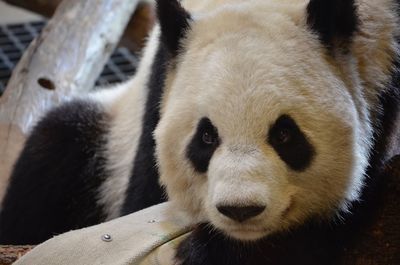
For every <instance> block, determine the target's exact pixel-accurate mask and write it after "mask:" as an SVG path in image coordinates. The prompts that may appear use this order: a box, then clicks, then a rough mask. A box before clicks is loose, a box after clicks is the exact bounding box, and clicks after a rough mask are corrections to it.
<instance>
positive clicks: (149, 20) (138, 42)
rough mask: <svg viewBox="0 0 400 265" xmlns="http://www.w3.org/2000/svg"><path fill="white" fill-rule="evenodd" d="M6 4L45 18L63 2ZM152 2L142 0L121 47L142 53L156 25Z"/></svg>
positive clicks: (35, 0)
mask: <svg viewBox="0 0 400 265" xmlns="http://www.w3.org/2000/svg"><path fill="white" fill-rule="evenodd" d="M3 1H4V2H6V3H8V4H11V5H14V6H18V7H21V8H24V9H27V10H29V11H32V12H35V13H38V14H40V15H43V16H45V17H51V16H52V15H53V14H54V11H55V10H56V8H57V6H58V5H59V4H60V3H61V0H3ZM152 2H153V1H152V0H141V1H140V2H139V4H138V6H137V8H136V11H135V13H134V14H133V16H132V18H131V19H130V21H129V24H128V26H127V28H126V30H125V32H124V34H123V36H122V38H121V45H123V46H124V47H126V48H128V49H130V50H131V51H134V52H140V51H141V49H142V48H143V46H144V43H145V39H146V37H147V36H148V33H149V32H150V30H151V28H152V27H153V25H154V23H155V20H156V19H155V12H154V7H153V3H152Z"/></svg>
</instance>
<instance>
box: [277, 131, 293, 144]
mask: <svg viewBox="0 0 400 265" xmlns="http://www.w3.org/2000/svg"><path fill="white" fill-rule="evenodd" d="M275 137H276V139H275V141H276V143H278V144H286V143H289V142H290V140H291V139H292V134H291V132H290V130H289V129H288V128H281V129H279V131H278V132H277V134H276V136H275Z"/></svg>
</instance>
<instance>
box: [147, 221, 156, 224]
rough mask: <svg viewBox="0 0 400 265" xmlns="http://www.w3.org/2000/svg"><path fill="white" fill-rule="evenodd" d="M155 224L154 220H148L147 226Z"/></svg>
mask: <svg viewBox="0 0 400 265" xmlns="http://www.w3.org/2000/svg"><path fill="white" fill-rule="evenodd" d="M155 222H156V220H150V221H148V223H149V224H153V223H155Z"/></svg>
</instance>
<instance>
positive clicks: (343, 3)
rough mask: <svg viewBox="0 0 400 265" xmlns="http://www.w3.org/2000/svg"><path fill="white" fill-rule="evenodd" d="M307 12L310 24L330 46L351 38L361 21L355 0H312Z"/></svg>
mask: <svg viewBox="0 0 400 265" xmlns="http://www.w3.org/2000/svg"><path fill="white" fill-rule="evenodd" d="M307 12H308V14H307V23H308V25H309V26H310V28H311V29H312V30H313V31H315V32H316V33H318V35H319V37H320V39H321V41H322V42H323V43H324V44H325V45H326V46H328V47H331V46H332V45H333V44H334V43H335V41H348V40H350V39H351V37H352V36H353V34H354V33H355V31H356V30H357V26H358V23H359V22H358V17H357V8H356V5H355V1H354V0H311V1H310V3H309V4H308V6H307Z"/></svg>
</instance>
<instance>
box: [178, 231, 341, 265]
mask: <svg viewBox="0 0 400 265" xmlns="http://www.w3.org/2000/svg"><path fill="white" fill-rule="evenodd" d="M333 232H334V230H331V229H327V227H326V226H325V227H323V226H320V225H318V224H311V223H310V224H307V225H305V226H304V227H302V228H300V229H298V230H296V232H294V233H288V234H280V235H275V236H270V237H268V238H265V239H261V240H259V241H256V242H240V241H236V240H234V239H231V238H228V237H226V236H225V235H224V234H223V233H222V232H219V231H217V230H215V229H213V228H211V226H209V225H207V224H201V225H199V226H198V227H197V228H196V229H195V230H194V232H193V233H192V234H191V235H190V236H189V237H188V238H186V239H185V240H184V241H183V242H182V243H181V244H180V245H179V247H178V251H177V254H176V260H177V263H178V264H179V265H222V264H229V265H265V264H276V265H293V264H298V265H320V264H324V265H334V264H335V265H337V264H338V263H337V262H338V260H339V257H337V256H336V254H337V253H338V251H337V247H338V244H339V243H340V242H339V241H335V238H333V237H332V235H334V233H333Z"/></svg>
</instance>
